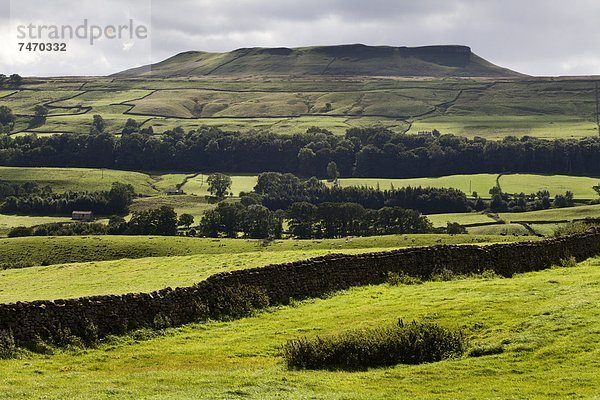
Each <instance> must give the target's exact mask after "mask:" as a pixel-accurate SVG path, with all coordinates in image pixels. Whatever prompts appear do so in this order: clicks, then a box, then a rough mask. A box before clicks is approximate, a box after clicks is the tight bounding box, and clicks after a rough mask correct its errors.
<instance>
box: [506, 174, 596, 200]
mask: <svg viewBox="0 0 600 400" xmlns="http://www.w3.org/2000/svg"><path fill="white" fill-rule="evenodd" d="M598 184H600V179H599V178H588V177H585V176H565V175H532V174H509V175H502V176H501V177H500V187H501V188H502V190H503V191H504V192H506V193H521V192H523V193H536V192H537V191H539V190H547V191H549V192H550V195H552V196H553V195H556V194H563V193H565V192H566V191H567V190H568V191H571V192H573V197H574V198H575V199H579V200H581V199H585V200H590V199H597V198H598V193H596V191H594V189H592V187H593V186H595V185H598Z"/></svg>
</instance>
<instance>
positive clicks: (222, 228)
mask: <svg viewBox="0 0 600 400" xmlns="http://www.w3.org/2000/svg"><path fill="white" fill-rule="evenodd" d="M246 203H247V202H246V201H244V202H240V203H228V202H221V203H219V205H218V206H217V208H215V209H214V210H210V211H207V212H206V213H205V214H204V216H203V217H202V220H201V222H200V225H199V227H198V229H199V232H198V233H199V234H200V235H202V236H208V237H220V236H225V237H230V238H236V237H239V236H240V235H242V236H243V237H247V238H252V239H263V238H280V237H281V235H282V233H283V225H282V223H283V220H284V219H287V220H288V221H289V231H290V234H291V235H292V236H294V237H297V238H301V239H307V238H338V237H343V236H348V235H360V236H372V235H389V234H397V233H427V232H432V231H433V228H432V225H431V223H430V222H429V221H428V220H427V218H425V217H424V216H422V215H421V213H419V212H418V211H414V210H405V209H402V208H400V207H383V208H381V209H379V210H368V209H365V208H364V207H362V206H361V205H359V204H356V203H321V204H319V205H314V204H310V203H306V202H298V203H293V204H292V205H291V206H290V207H289V209H288V210H287V211H282V210H277V211H271V210H269V209H268V208H267V207H264V206H262V205H260V204H249V205H246Z"/></svg>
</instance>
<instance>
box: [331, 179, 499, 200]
mask: <svg viewBox="0 0 600 400" xmlns="http://www.w3.org/2000/svg"><path fill="white" fill-rule="evenodd" d="M497 177H498V174H473V175H448V176H441V177H438V178H409V179H387V178H342V179H339V183H340V186H342V187H346V186H368V187H373V188H374V187H377V186H379V188H380V189H382V190H384V189H389V188H390V187H392V186H393V187H394V188H401V187H406V186H413V187H416V186H422V187H428V186H429V187H439V188H454V189H459V190H462V191H463V192H465V193H466V194H467V195H468V196H470V195H471V194H472V193H473V192H477V194H478V195H479V196H481V197H483V198H486V197H489V191H490V189H491V188H493V187H494V186H496V178H497Z"/></svg>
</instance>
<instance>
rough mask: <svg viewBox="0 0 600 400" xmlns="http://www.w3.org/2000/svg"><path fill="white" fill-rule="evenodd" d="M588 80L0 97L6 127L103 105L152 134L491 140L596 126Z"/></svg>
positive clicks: (84, 82)
mask: <svg viewBox="0 0 600 400" xmlns="http://www.w3.org/2000/svg"><path fill="white" fill-rule="evenodd" d="M595 84H596V81H594V80H593V79H579V80H575V79H553V80H548V79H544V78H530V79H529V80H505V79H497V80H490V79H474V78H471V79H456V78H445V79H426V78H414V79H411V78H400V79H399V78H389V79H383V78H368V77H361V78H354V79H350V78H346V79H336V78H332V77H313V78H304V79H298V80H294V81H290V80H288V79H282V78H274V79H263V78H260V77H255V78H249V77H231V76H230V77H218V78H215V77H196V78H189V77H187V78H182V77H179V78H178V77H172V78H167V79H154V78H152V77H147V78H131V77H125V76H121V77H115V78H114V79H107V78H102V77H93V78H62V79H56V78H51V79H50V78H49V79H36V80H27V81H26V82H25V84H24V85H23V86H22V87H21V88H20V89H19V90H17V91H4V92H2V93H0V94H1V95H3V96H1V97H0V105H7V106H9V107H11V108H12V109H13V111H15V113H17V114H18V119H17V123H16V126H15V130H14V134H19V133H24V132H36V133H40V134H45V133H63V132H71V133H85V132H88V131H89V128H90V124H91V120H92V115H94V114H101V115H102V116H103V117H104V119H105V121H106V122H107V129H108V130H109V131H110V132H113V133H117V134H118V133H120V131H121V130H122V128H123V126H124V124H125V121H126V120H127V119H128V118H134V119H136V120H137V121H138V122H139V123H141V124H142V126H143V127H148V126H152V127H153V129H154V131H155V133H162V132H164V131H165V130H167V129H173V128H175V127H177V126H182V127H184V129H186V130H189V129H194V128H196V127H198V126H200V125H210V126H217V127H220V128H223V129H226V130H239V131H242V132H247V131H251V130H266V131H272V132H277V133H282V134H293V133H298V132H302V131H305V130H306V129H307V128H309V127H311V126H319V127H321V128H326V129H330V130H331V131H332V132H334V133H336V134H344V133H345V131H346V130H347V129H348V128H351V127H364V126H385V127H388V128H390V129H392V130H394V131H396V132H408V133H409V134H417V133H419V132H422V131H432V130H434V129H437V130H438V131H440V132H442V133H454V134H456V135H461V136H468V137H475V136H481V137H486V138H489V139H502V138H504V137H506V136H525V135H528V136H535V137H540V138H550V139H555V138H573V137H577V138H579V137H585V136H595V135H598V127H597V125H596V118H595V113H596V111H595V110H596V108H595V103H596V100H595ZM36 105H45V106H47V107H49V109H50V113H49V116H48V118H47V121H46V124H44V125H42V126H39V127H35V128H31V127H28V125H27V122H28V121H29V119H30V116H31V115H32V114H33V108H34V107H35V106H36Z"/></svg>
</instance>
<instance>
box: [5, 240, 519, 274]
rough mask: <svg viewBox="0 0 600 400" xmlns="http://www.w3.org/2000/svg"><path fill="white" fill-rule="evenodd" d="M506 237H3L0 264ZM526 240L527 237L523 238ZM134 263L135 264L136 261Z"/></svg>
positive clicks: (340, 248) (331, 248)
mask: <svg viewBox="0 0 600 400" xmlns="http://www.w3.org/2000/svg"><path fill="white" fill-rule="evenodd" d="M514 240H516V239H514V238H506V237H502V236H485V235H483V236H472V235H443V234H416V235H388V236H369V237H356V238H345V239H319V240H275V241H273V242H270V243H269V244H268V245H265V243H264V242H263V241H260V240H250V239H225V238H222V239H212V238H188V237H179V236H175V237H173V236H110V235H102V236H78V237H71V236H52V237H42V236H39V237H20V238H3V239H0V265H2V266H5V267H8V268H10V266H11V263H13V264H16V265H17V266H27V265H53V264H65V263H77V262H87V261H105V260H121V261H123V260H122V259H130V260H134V259H139V258H150V257H166V258H167V259H168V257H172V256H189V255H211V254H218V255H222V256H223V257H224V259H226V258H227V257H228V256H231V255H233V254H238V253H253V252H254V253H257V254H265V260H264V261H265V263H268V262H269V261H270V259H269V255H270V254H271V253H277V252H288V251H313V250H314V251H316V250H318V251H327V252H336V251H344V250H361V249H368V250H369V251H371V249H375V248H400V247H412V246H428V245H433V244H463V243H464V244H484V243H496V242H509V241H514ZM521 240H525V239H521ZM131 265H135V261H133V262H132V264H131Z"/></svg>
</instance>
